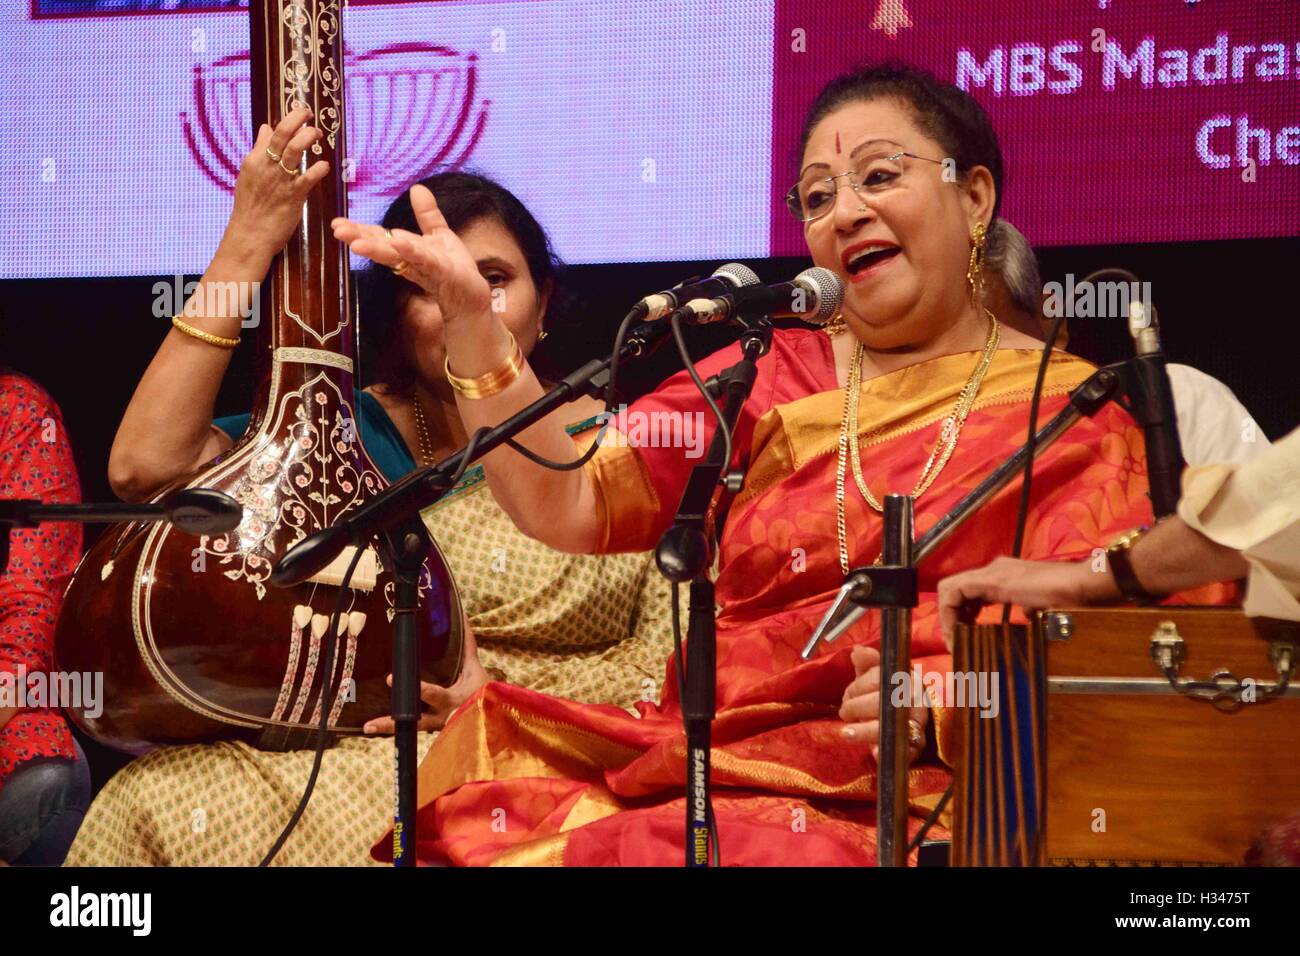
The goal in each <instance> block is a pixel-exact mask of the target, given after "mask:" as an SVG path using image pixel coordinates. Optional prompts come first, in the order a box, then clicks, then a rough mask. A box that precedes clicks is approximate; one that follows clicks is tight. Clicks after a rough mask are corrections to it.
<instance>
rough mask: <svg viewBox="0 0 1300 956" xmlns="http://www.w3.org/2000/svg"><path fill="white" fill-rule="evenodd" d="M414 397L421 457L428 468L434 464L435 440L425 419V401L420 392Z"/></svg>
mask: <svg viewBox="0 0 1300 956" xmlns="http://www.w3.org/2000/svg"><path fill="white" fill-rule="evenodd" d="M412 398H413V399H414V400H413V401H412V402H411V405H412V406H413V407H414V409H415V437H416V438H418V439H419V441H420V457H421V458H422V459H424V460H423V461H421V462H420V464H421V466H422V467H425V468H428V467H429V466H430V465H432V464H433V442H432V441H431V440H430V438H429V426H428V424H426V422H425V420H424V402H423V401H422V400H421V399H420V396H419V394H418V393H417V394H415V395H413V396H412Z"/></svg>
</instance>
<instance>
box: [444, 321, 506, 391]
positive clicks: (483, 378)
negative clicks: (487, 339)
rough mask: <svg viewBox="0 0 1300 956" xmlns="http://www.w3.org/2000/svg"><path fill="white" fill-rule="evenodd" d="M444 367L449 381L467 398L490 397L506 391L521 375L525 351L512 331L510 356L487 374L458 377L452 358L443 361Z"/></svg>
mask: <svg viewBox="0 0 1300 956" xmlns="http://www.w3.org/2000/svg"><path fill="white" fill-rule="evenodd" d="M443 368H444V370H445V371H446V372H447V381H448V382H450V383H451V387H452V388H454V389H455V390H456V391H457V392H459V393H460V394H461V395H464V396H465V397H466V398H489V397H490V396H492V395H496V394H497V393H498V392H502V391H505V389H506V388H508V387H509V385H510V383H511V382H513V381H514V380H515V379H517V378H518V377H519V374H520V373H521V372H522V371H523V370H524V353H523V352H522V351H520V349H519V342H518V340H516V339H515V336H514V333H511V335H510V357H509V358H508V359H506V360H505V361H504V362H503V363H501V365H499V366H498V367H497V368H495V369H493V370H492V371H491V372H488V373H487V374H486V375H480V376H478V378H457V377H456V376H455V375H453V374H452V373H451V360H450V359H447V360H445V361H444V362H443Z"/></svg>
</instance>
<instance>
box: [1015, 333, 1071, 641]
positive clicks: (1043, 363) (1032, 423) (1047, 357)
mask: <svg viewBox="0 0 1300 956" xmlns="http://www.w3.org/2000/svg"><path fill="white" fill-rule="evenodd" d="M1064 319H1065V312H1064V311H1062V312H1061V314H1060V315H1058V316H1057V317H1056V318H1055V319H1053V320H1052V327H1051V328H1050V329H1049V330H1048V332H1047V341H1045V342H1044V343H1043V355H1042V358H1040V359H1039V362H1038V375H1037V377H1036V378H1035V379H1034V394H1033V397H1032V398H1031V399H1030V400H1029V437H1028V438H1027V439H1026V440H1025V450H1026V451H1027V454H1026V455H1025V475H1024V478H1023V479H1022V480H1021V482H1020V506H1019V507H1018V508H1017V509H1016V534H1015V538H1014V539H1013V540H1012V543H1011V556H1012V557H1013V558H1018V557H1020V552H1021V550H1022V549H1023V547H1024V543H1025V525H1026V524H1027V523H1028V521H1029V494H1030V488H1031V486H1032V483H1033V479H1034V452H1035V451H1036V450H1037V447H1038V405H1039V401H1040V400H1041V399H1042V397H1043V382H1044V380H1045V379H1046V378H1047V366H1048V363H1049V362H1051V359H1052V346H1054V345H1055V344H1056V339H1057V336H1059V335H1060V334H1061V324H1062V322H1063V321H1064ZM1010 622H1011V604H1010V603H1005V604H1003V605H1002V623H1003V624H1004V625H1006V624H1009V623H1010Z"/></svg>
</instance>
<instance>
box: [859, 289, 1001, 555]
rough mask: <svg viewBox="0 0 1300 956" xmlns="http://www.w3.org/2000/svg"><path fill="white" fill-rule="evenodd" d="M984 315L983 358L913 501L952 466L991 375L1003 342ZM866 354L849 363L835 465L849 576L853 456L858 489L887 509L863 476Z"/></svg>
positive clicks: (877, 506)
mask: <svg viewBox="0 0 1300 956" xmlns="http://www.w3.org/2000/svg"><path fill="white" fill-rule="evenodd" d="M984 314H985V315H987V316H988V318H989V335H988V339H987V340H986V341H985V343H984V351H983V354H981V355H980V360H979V363H978V364H977V365H976V366H975V371H974V372H972V373H971V376H970V378H969V379H967V380H966V384H965V385H964V386H963V387H962V390H961V392H960V394H958V396H957V404H956V405H955V406H953V410H952V412H951V414H949V415H948V417H947V418H945V419H944V420H943V427H942V429H941V430H940V432H939V440H938V441H937V442H935V445H934V450H933V451H931V452H930V457H929V459H928V460H927V461H926V463H925V467H924V468H922V469H921V474H920V476H919V477H918V478H917V479H916V485H915V486H914V487H913V488H912V497H913V498H919V497H920V496H921V495H922V494H924V493H925V492H926V491H927V490H928V489H929V487H930V486H931V485H932V484H934V480H935V479H936V478H938V477H939V473H940V472H941V471H943V469H944V466H945V465H947V464H948V459H949V458H951V457H952V453H953V450H954V449H956V447H957V436H958V435H960V434H961V427H962V425H964V424H965V423H966V416H967V415H969V414H970V410H971V407H972V406H973V405H974V404H975V396H976V395H977V394H978V393H979V388H980V384H981V383H982V382H983V381H984V375H985V373H986V372H988V370H989V365H990V364H991V363H992V361H993V356H994V354H995V353H996V352H997V349H998V343H999V341H1000V340H1001V334H1000V333H999V332H998V322H997V319H995V318H994V317H993V313H992V312H990V311H989V310H988V309H985V310H984ZM865 354H866V349H865V348H863V345H862V343H861V342H858V343H857V344H856V345H855V346H854V348H853V358H852V359H850V360H849V377H848V381H847V382H846V383H845V386H844V414H843V416H842V417H841V419H840V441H839V454H838V457H837V460H836V463H835V530H836V532H837V534H838V537H839V551H840V569H841V570H842V571H843V572H844V573H845V574H848V573H849V546H848V531H847V529H846V527H845V521H844V475H845V471H846V467H845V466H846V463H847V461H848V459H849V457H850V454H851V456H852V460H853V481H854V484H856V485H857V486H858V491H859V492H860V493H861V494H862V497H863V499H864V500H865V501H866V502H867V504H869V505H870V506H871V507H872V508H874V509H875V510H876V511H880V512H883V511H884V510H885V509H884V506H883V505H882V504H881V503H880V502H879V501H877V500H876V497H875V495H873V494H872V493H871V489H870V488H868V487H867V482H866V480H865V479H864V478H863V477H862V456H861V454H860V452H859V451H858V405H859V404H860V402H861V398H862V357H863V355H865ZM940 449H942V453H940ZM936 459H937V462H936Z"/></svg>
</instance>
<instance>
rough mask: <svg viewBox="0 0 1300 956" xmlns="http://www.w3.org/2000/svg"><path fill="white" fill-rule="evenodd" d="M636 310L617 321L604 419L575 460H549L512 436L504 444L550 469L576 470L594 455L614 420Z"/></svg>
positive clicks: (610, 358)
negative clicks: (620, 369)
mask: <svg viewBox="0 0 1300 956" xmlns="http://www.w3.org/2000/svg"><path fill="white" fill-rule="evenodd" d="M637 315H638V313H637V311H636V310H635V309H633V310H632V311H631V312H629V313H628V314H627V315H625V316H623V321H622V322H620V323H619V326H618V332H617V334H616V335H615V336H614V351H613V352H612V353H610V357H609V385H607V386H606V387H605V421H604V422H603V423H601V426H600V430H599V431H598V432H596V437H595V438H593V439H592V441H591V444H590V445H589V446H588V447H587V450H586V451H585V452H583V453H582V456H581V457H580V458H578V460H577V461H570V462H561V461H551V459H549V458H545V457H543V456H542V455H539V454H537V453H536V452H535V451H532V450H531V449H528V448H525V447H524V446H523V445H521V444H519V443H518V442H517V441H515V440H514V439H513V438H507V439H506V444H507V445H509V446H510V447H511V448H513V449H514V450H515V451H517V452H519V454H521V455H523V456H524V457H525V458H527V459H528V460H529V461H531V462H535V463H536V464H538V465H541V466H542V467H543V468H549V469H551V470H552V471H576V470H577V469H579V468H581V467H582V466H583V465H585V464H586V463H587V462H589V461H591V459H592V458H593V457H594V456H595V454H596V450H597V449H598V448H600V443H601V441H602V440H603V439H604V437H605V432H606V430H608V428H609V424H610V422H612V421H613V420H614V397H615V396H616V395H617V394H618V391H617V385H618V366H619V364H620V361H621V359H622V357H623V343H624V342H625V341H626V340H627V333H628V331H629V330H630V329H631V328H632V323H633V322H635V321H636V319H637Z"/></svg>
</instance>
